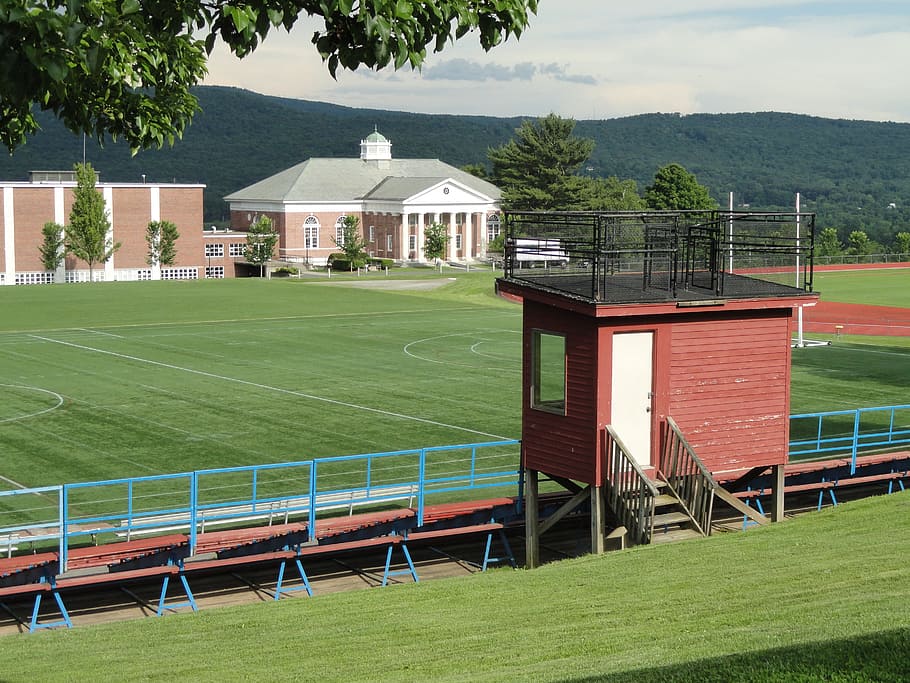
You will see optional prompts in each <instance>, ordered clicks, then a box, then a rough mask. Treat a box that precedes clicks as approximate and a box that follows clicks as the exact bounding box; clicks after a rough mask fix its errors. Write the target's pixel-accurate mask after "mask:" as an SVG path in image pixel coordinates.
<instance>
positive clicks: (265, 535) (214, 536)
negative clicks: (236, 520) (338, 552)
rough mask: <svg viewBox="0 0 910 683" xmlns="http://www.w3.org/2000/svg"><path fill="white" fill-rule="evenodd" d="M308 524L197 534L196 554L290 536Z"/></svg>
mask: <svg viewBox="0 0 910 683" xmlns="http://www.w3.org/2000/svg"><path fill="white" fill-rule="evenodd" d="M306 529H307V525H306V524H303V523H299V522H294V523H291V524H275V525H272V526H264V527H253V528H249V529H228V530H224V531H209V532H206V533H204V534H199V535H198V536H196V554H201V553H207V552H218V551H219V550H227V549H228V548H236V547H239V546H242V545H249V544H252V543H259V542H262V541H267V540H269V539H272V538H280V537H281V536H290V535H292V534H299V533H303V532H305V531H306Z"/></svg>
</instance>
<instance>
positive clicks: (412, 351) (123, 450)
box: [0, 270, 910, 487]
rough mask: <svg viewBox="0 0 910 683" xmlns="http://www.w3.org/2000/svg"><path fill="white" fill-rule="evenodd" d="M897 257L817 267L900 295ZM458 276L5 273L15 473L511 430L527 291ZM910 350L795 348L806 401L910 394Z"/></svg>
mask: <svg viewBox="0 0 910 683" xmlns="http://www.w3.org/2000/svg"><path fill="white" fill-rule="evenodd" d="M896 272H897V273H900V274H902V276H903V277H904V278H907V277H908V274H907V273H906V271H871V272H866V273H863V277H862V278H858V277H857V274H856V273H855V272H845V273H823V274H820V275H819V277H818V282H817V284H818V286H819V288H821V287H823V286H824V287H826V288H827V289H825V290H823V296H826V295H825V292H828V291H830V292H833V295H834V296H841V295H842V294H841V293H849V294H850V295H851V296H854V297H857V296H859V295H860V294H862V293H863V292H864V291H865V292H867V299H868V300H870V301H875V302H877V303H883V304H889V305H893V304H896V303H900V301H902V298H901V297H905V296H906V294H905V290H907V289H910V288H903V289H902V288H900V287H898V286H897V281H895V280H894V278H895V273H896ZM406 274H407V275H408V276H409V277H412V278H414V279H415V280H417V281H419V280H427V279H429V278H433V277H438V275H436V274H434V273H433V272H432V271H426V270H419V271H412V272H407V273H406ZM445 278H446V279H444V282H445V284H444V286H442V287H440V288H438V289H433V290H429V291H394V290H384V289H372V288H363V287H356V286H349V285H350V283H349V284H348V285H346V284H344V283H343V281H342V279H340V278H333V279H332V281H331V283H329V282H326V281H306V280H299V281H298V280H275V281H271V282H267V281H259V280H234V281H231V280H226V281H199V282H158V283H119V284H115V283H112V284H106V285H98V286H94V285H89V286H65V287H64V286H50V287H5V288H2V289H0V306H2V310H3V311H4V315H3V317H2V319H0V388H2V391H0V432H2V439H0V476H2V477H4V478H5V479H7V480H8V481H7V482H6V483H7V484H8V485H9V486H12V487H15V486H17V485H22V486H39V485H48V484H57V483H63V482H73V481H88V480H97V479H107V478H115V477H126V476H141V475H145V474H160V473H168V472H181V471H188V470H193V469H203V468H213V467H230V466H237V465H249V464H262V463H271V462H284V461H289V460H301V459H309V458H312V457H323V456H331V455H345V454H353V453H365V452H376V451H390V450H397V449H404V448H415V447H422V446H431V445H443V444H455V443H470V442H476V441H487V440H494V439H499V438H516V437H518V436H519V435H520V415H519V393H520V352H521V345H520V325H521V311H520V307H519V306H517V305H515V304H511V303H507V302H504V301H501V300H498V299H496V298H495V297H494V296H492V279H493V275H492V274H491V273H489V272H474V273H452V274H446V276H445ZM449 278H451V279H449ZM371 279H372V281H373V282H375V283H381V282H382V281H384V279H385V278H384V276H382V275H375V276H371ZM362 282H363V280H358V281H355V282H354V284H357V283H362ZM844 283H846V284H844ZM886 294H893V295H894V296H895V300H891V299H884V298H882V297H884V295H886ZM845 295H846V294H844V296H845ZM826 298H829V297H827V296H826ZM908 361H910V340H908V339H902V338H897V337H895V338H874V339H873V338H869V339H865V338H863V339H861V340H860V339H858V338H851V339H850V340H849V341H838V342H837V343H836V344H835V345H834V346H831V347H821V348H809V349H801V350H797V351H795V352H794V368H793V383H792V390H791V404H792V405H791V407H792V412H794V413H801V412H814V411H822V410H839V409H845V408H856V407H861V406H875V405H891V404H900V403H905V402H907V396H906V390H905V387H907V386H908V385H910V362H908Z"/></svg>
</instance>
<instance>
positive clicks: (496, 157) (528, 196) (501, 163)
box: [487, 114, 594, 211]
mask: <svg viewBox="0 0 910 683" xmlns="http://www.w3.org/2000/svg"><path fill="white" fill-rule="evenodd" d="M574 130H575V121H574V120H573V119H564V118H562V117H560V116H557V115H556V114H549V115H547V116H545V117H544V118H541V119H538V120H537V121H536V122H534V123H532V122H531V121H523V122H522V124H521V126H519V128H518V129H517V130H516V131H515V137H514V138H512V139H511V140H509V142H507V143H506V144H504V145H502V146H500V147H496V148H493V149H490V150H489V151H488V152H487V157H488V158H489V160H490V162H491V163H492V164H493V175H492V179H493V182H494V183H496V184H497V185H498V186H499V188H500V189H501V190H502V204H503V207H505V208H509V209H513V210H541V211H543V210H548V209H563V210H569V209H578V208H579V201H580V197H581V195H582V194H583V190H584V188H585V183H584V181H583V179H582V178H580V177H578V176H577V175H575V174H576V172H577V171H578V169H579V168H581V165H582V164H583V163H584V162H585V160H586V159H587V158H588V157H589V156H590V155H591V152H592V150H593V149H594V141H593V140H588V139H586V138H579V137H576V136H574V135H573V134H572V131H574Z"/></svg>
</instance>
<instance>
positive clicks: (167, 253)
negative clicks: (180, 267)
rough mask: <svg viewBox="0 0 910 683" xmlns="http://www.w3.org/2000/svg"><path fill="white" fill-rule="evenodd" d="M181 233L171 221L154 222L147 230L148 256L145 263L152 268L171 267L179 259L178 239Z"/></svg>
mask: <svg viewBox="0 0 910 683" xmlns="http://www.w3.org/2000/svg"><path fill="white" fill-rule="evenodd" d="M179 237H180V233H179V232H177V226H176V225H174V224H173V223H171V222H170V221H152V222H151V223H149V224H148V227H146V229H145V242H146V244H148V249H149V250H148V255H147V256H146V257H145V262H146V263H148V264H149V265H150V266H171V265H174V259H176V258H177V239H178V238H179Z"/></svg>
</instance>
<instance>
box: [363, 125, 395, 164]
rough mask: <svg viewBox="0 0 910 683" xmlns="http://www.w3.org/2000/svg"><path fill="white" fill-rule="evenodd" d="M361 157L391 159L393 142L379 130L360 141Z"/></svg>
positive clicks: (374, 159) (379, 159) (365, 159)
mask: <svg viewBox="0 0 910 683" xmlns="http://www.w3.org/2000/svg"><path fill="white" fill-rule="evenodd" d="M360 158H361V159H363V160H364V161H389V160H390V159H391V158H392V143H391V142H389V141H388V140H387V139H386V137H385V136H384V135H383V134H382V133H380V132H379V131H378V130H375V129H374V130H373V132H372V133H370V134H369V135H367V137H366V140H361V141H360Z"/></svg>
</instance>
